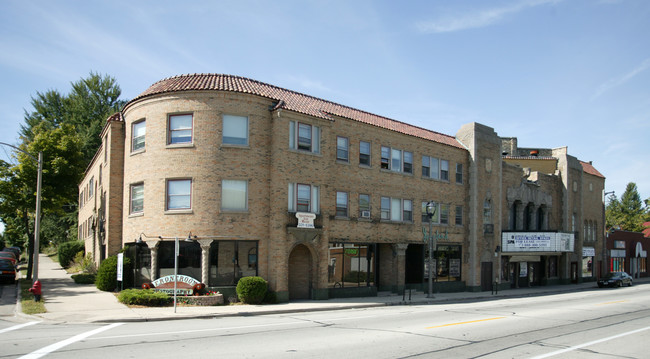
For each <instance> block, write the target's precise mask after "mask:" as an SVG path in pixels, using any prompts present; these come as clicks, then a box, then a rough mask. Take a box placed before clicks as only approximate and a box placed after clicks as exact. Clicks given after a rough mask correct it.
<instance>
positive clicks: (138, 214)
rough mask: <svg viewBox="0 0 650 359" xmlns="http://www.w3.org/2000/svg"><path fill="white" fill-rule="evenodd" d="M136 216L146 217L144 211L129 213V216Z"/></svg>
mask: <svg viewBox="0 0 650 359" xmlns="http://www.w3.org/2000/svg"><path fill="white" fill-rule="evenodd" d="M135 217H144V212H138V213H131V214H129V218H135Z"/></svg>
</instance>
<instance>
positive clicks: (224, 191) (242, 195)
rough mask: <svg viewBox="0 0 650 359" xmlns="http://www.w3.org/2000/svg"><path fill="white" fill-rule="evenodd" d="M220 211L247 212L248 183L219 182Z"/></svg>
mask: <svg viewBox="0 0 650 359" xmlns="http://www.w3.org/2000/svg"><path fill="white" fill-rule="evenodd" d="M221 209H222V210H226V211H246V210H248V181H239V180H222V181H221Z"/></svg>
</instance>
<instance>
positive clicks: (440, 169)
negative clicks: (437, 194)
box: [422, 156, 449, 181]
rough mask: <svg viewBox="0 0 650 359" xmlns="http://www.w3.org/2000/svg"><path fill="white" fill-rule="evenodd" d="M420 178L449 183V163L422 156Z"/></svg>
mask: <svg viewBox="0 0 650 359" xmlns="http://www.w3.org/2000/svg"><path fill="white" fill-rule="evenodd" d="M422 177H426V178H433V179H437V180H442V181H449V161H447V160H443V159H439V158H436V157H429V156H422Z"/></svg>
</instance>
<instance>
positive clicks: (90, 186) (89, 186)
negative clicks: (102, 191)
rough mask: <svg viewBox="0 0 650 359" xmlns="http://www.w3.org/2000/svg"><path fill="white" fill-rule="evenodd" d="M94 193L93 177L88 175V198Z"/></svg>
mask: <svg viewBox="0 0 650 359" xmlns="http://www.w3.org/2000/svg"><path fill="white" fill-rule="evenodd" d="M94 195H95V177H90V181H88V198H93V196H94Z"/></svg>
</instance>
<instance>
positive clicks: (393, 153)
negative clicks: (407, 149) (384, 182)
mask: <svg viewBox="0 0 650 359" xmlns="http://www.w3.org/2000/svg"><path fill="white" fill-rule="evenodd" d="M390 169H391V170H392V171H396V172H399V171H401V170H402V151H401V150H397V149H394V148H391V150H390Z"/></svg>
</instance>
